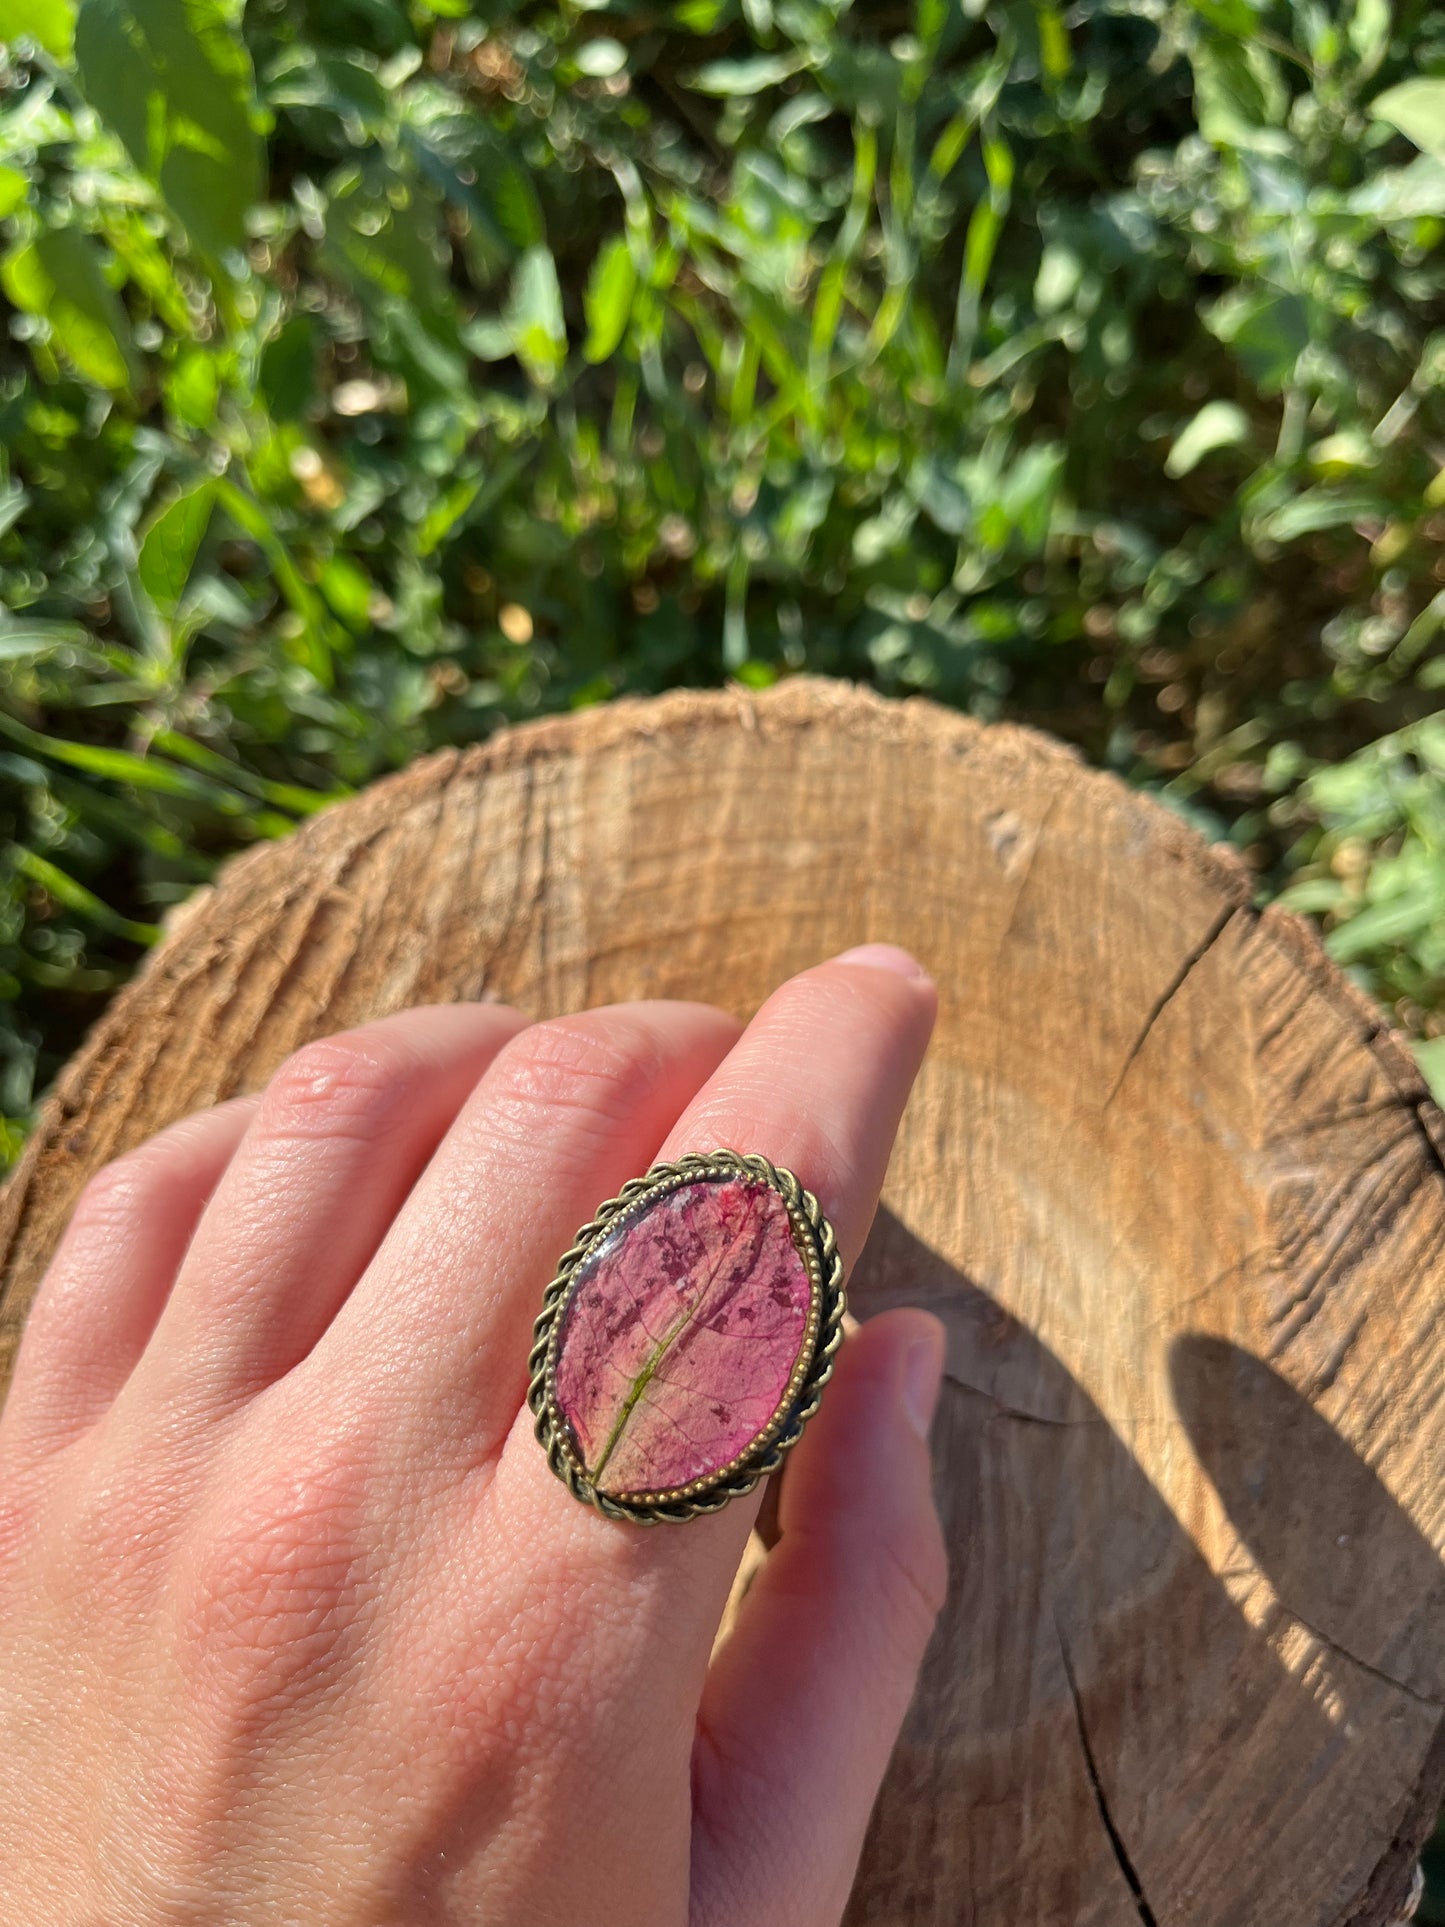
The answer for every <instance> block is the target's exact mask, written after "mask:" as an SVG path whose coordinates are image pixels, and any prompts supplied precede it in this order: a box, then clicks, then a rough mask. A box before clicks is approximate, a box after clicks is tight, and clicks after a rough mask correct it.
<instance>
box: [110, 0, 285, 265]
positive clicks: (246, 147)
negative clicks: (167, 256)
mask: <svg viewBox="0 0 1445 1927" xmlns="http://www.w3.org/2000/svg"><path fill="white" fill-rule="evenodd" d="M75 59H76V66H77V69H78V72H79V77H80V84H81V86H82V88H83V89H84V91H85V95H86V98H87V99H88V100H89V102H90V104H91V106H92V107H94V108H95V110H96V112H97V113H98V114H99V115H100V116H101V118H102V120H104V121H106V122H107V123H108V124H109V126H110V127H111V128H112V129H113V130H114V131H115V133H117V134H118V135H119V136H120V138H121V140H122V141H123V142H124V143H125V146H126V148H127V150H128V152H129V154H130V157H131V159H132V160H133V161H134V162H135V164H136V166H137V167H138V168H139V169H140V170H141V172H142V173H143V174H146V175H148V176H149V178H150V179H151V180H153V181H154V182H155V183H156V185H157V186H158V187H159V188H160V191H161V193H162V195H163V196H164V198H165V200H166V202H167V203H168V205H169V206H170V208H171V209H172V211H173V212H174V213H175V215H176V216H177V218H178V219H179V220H180V222H181V224H182V226H183V227H184V228H185V229H186V231H187V233H188V234H189V235H190V237H191V240H192V242H193V243H194V245H195V246H196V247H197V248H198V249H200V251H201V252H202V253H203V254H207V255H211V256H216V255H219V254H222V253H224V252H225V251H226V250H227V249H230V248H239V247H241V246H242V245H243V244H244V242H245V239H246V227H245V216H246V212H247V210H248V209H249V208H250V207H251V206H252V204H253V203H254V202H256V201H257V200H259V199H260V197H261V192H262V156H261V144H260V140H259V138H258V137H257V133H256V129H255V125H254V114H255V84H254V79H253V76H252V72H251V61H250V56H249V55H248V54H247V52H246V49H245V46H244V45H243V43H242V41H241V38H240V35H239V33H237V32H236V31H235V29H234V28H233V27H232V25H231V21H230V16H229V14H228V13H227V12H226V10H225V9H224V7H223V6H222V5H221V4H220V0H82V5H81V9H80V16H79V20H78V22H77V25H76V30H75Z"/></svg>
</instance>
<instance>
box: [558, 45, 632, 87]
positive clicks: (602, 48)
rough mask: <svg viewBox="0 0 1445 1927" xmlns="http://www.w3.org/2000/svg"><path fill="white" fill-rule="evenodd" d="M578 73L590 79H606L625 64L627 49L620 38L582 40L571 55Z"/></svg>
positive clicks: (619, 70)
mask: <svg viewBox="0 0 1445 1927" xmlns="http://www.w3.org/2000/svg"><path fill="white" fill-rule="evenodd" d="M572 59H573V61H574V63H575V65H576V68H577V71H578V73H579V74H586V75H587V76H588V78H589V79H592V80H608V79H610V78H611V76H612V75H613V74H620V73H621V72H622V69H623V68H624V67H625V66H626V65H627V49H626V48H625V47H624V46H623V44H622V42H621V41H620V40H609V39H606V38H599V39H596V40H584V41H583V43H582V45H581V46H580V47H579V48H578V49H577V51H576V53H575V54H574V55H573V56H572Z"/></svg>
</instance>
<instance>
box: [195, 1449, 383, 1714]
mask: <svg viewBox="0 0 1445 1927" xmlns="http://www.w3.org/2000/svg"><path fill="white" fill-rule="evenodd" d="M365 1518H366V1499H365V1490H364V1480H363V1479H362V1478H361V1477H359V1476H358V1475H357V1471H356V1468H355V1467H354V1466H353V1465H350V1464H347V1463H344V1462H343V1463H339V1464H336V1463H331V1464H328V1463H325V1462H312V1463H309V1464H308V1463H306V1462H305V1461H304V1460H303V1461H301V1462H299V1463H295V1462H293V1463H291V1464H289V1465H285V1466H282V1465H277V1466H273V1467H272V1468H270V1469H269V1470H268V1472H267V1473H265V1474H264V1475H260V1476H256V1477H253V1478H252V1479H251V1480H250V1481H248V1482H247V1483H246V1484H245V1485H244V1486H243V1488H242V1489H241V1491H240V1492H239V1493H237V1494H235V1495H233V1496H232V1497H231V1499H230V1500H229V1501H228V1502H227V1503H226V1505H225V1507H224V1510H222V1511H221V1512H220V1513H219V1516H214V1517H212V1518H211V1519H210V1520H209V1521H208V1522H207V1523H206V1524H205V1525H204V1526H203V1527H202V1528H201V1529H200V1530H199V1532H198V1533H197V1535H196V1537H195V1538H194V1539H193V1541H192V1543H191V1545H190V1546H189V1547H188V1549H187V1553H186V1556H185V1558H184V1559H183V1560H182V1562H181V1564H182V1569H183V1579H182V1581H181V1600H180V1617H181V1621H182V1625H183V1627H184V1631H185V1639H184V1642H183V1647H184V1650H185V1651H186V1652H187V1653H188V1654H189V1655H190V1658H189V1669H190V1670H191V1672H192V1674H193V1679H192V1684H193V1685H194V1686H195V1688H196V1690H197V1691H198V1692H204V1694H205V1696H206V1698H207V1700H208V1702H209V1703H211V1704H212V1705H215V1704H216V1703H217V1702H218V1701H219V1702H221V1703H223V1704H225V1705H235V1704H237V1703H238V1702H239V1703H240V1704H241V1705H243V1706H244V1707H245V1708H247V1709H250V1710H254V1709H256V1708H258V1707H260V1706H264V1705H266V1704H274V1703H276V1702H278V1701H291V1700H293V1699H294V1698H296V1697H297V1696H298V1695H299V1694H300V1693H302V1692H304V1691H305V1690H306V1689H307V1688H314V1687H315V1686H316V1685H317V1684H318V1683H320V1682H321V1681H322V1680H324V1679H325V1678H328V1677H330V1676H331V1675H332V1673H333V1672H334V1671H335V1669H336V1667H337V1666H338V1665H339V1664H341V1663H342V1662H343V1661H344V1658H345V1655H346V1654H347V1653H348V1652H349V1651H350V1650H351V1649H352V1646H353V1644H354V1639H355V1635H356V1632H357V1629H358V1627H359V1624H360V1622H361V1620H362V1619H363V1618H364V1616H365V1609H366V1604H367V1601H368V1600H369V1599H370V1598H371V1597H372V1596H373V1595H374V1592H375V1588H376V1579H377V1573H376V1555H375V1552H374V1550H373V1542H372V1540H371V1539H369V1538H368V1535H367V1533H366V1530H365Z"/></svg>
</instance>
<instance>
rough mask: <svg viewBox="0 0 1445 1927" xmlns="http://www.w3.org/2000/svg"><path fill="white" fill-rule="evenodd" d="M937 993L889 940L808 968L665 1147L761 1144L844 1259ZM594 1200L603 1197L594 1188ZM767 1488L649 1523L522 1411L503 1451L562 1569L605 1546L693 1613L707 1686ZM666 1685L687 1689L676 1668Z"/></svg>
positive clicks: (864, 1215) (508, 1483)
mask: <svg viewBox="0 0 1445 1927" xmlns="http://www.w3.org/2000/svg"><path fill="white" fill-rule="evenodd" d="M935 1009H936V996H935V992H934V988H933V985H932V983H931V981H930V980H929V978H928V977H927V976H926V975H925V974H924V973H923V972H922V971H921V970H920V969H919V966H918V965H917V964H916V963H915V962H914V960H913V959H912V958H911V957H909V956H908V955H907V954H906V953H905V952H903V951H899V950H894V949H892V948H891V947H889V946H886V945H870V946H868V947H867V948H866V949H865V950H863V951H859V952H852V953H847V954H845V955H844V956H843V957H840V958H836V959H834V960H833V961H832V962H829V963H825V964H821V965H819V966H818V967H817V968H815V969H813V970H808V971H805V972H803V974H802V975H801V976H798V977H794V978H792V979H791V980H790V981H789V982H788V983H786V984H784V985H783V986H782V987H781V988H780V989H779V990H777V991H776V992H774V994H773V995H772V996H771V997H770V998H769V999H768V1001H767V1002H766V1003H765V1004H764V1005H763V1007H762V1009H761V1010H759V1012H758V1013H757V1015H756V1016H755V1017H754V1018H753V1020H752V1022H751V1023H750V1024H749V1025H748V1027H747V1030H746V1031H745V1032H744V1034H743V1036H742V1037H741V1038H740V1039H739V1041H738V1043H737V1044H736V1045H735V1046H734V1048H733V1049H732V1050H731V1051H730V1052H729V1053H728V1055H727V1057H726V1058H725V1059H724V1061H723V1062H722V1063H721V1064H720V1065H719V1066H718V1069H717V1070H716V1072H715V1073H714V1074H713V1076H712V1077H711V1078H709V1080H708V1081H707V1083H706V1084H705V1085H704V1086H703V1087H702V1089H701V1090H700V1091H699V1092H698V1093H697V1095H696V1096H695V1097H694V1099H693V1100H692V1102H691V1103H690V1104H689V1105H688V1106H687V1108H686V1110H685V1111H684V1112H683V1113H682V1115H681V1116H680V1117H679V1119H678V1121H677V1123H676V1125H675V1126H674V1128H673V1129H672V1131H671V1132H670V1133H669V1134H668V1137H667V1139H666V1142H665V1143H664V1145H663V1147H662V1151H661V1155H662V1156H663V1157H664V1158H676V1157H679V1156H681V1155H683V1154H684V1153H686V1152H690V1151H709V1150H713V1149H716V1148H717V1147H718V1146H729V1147H731V1148H733V1149H735V1150H738V1151H743V1152H752V1151H761V1152H762V1153H763V1154H764V1155H765V1156H766V1157H768V1158H771V1159H772V1160H773V1162H774V1163H776V1164H781V1165H785V1166H787V1167H788V1168H790V1169H791V1170H792V1171H794V1172H795V1173H796V1175H797V1176H798V1178H799V1179H800V1180H801V1181H802V1183H803V1184H804V1185H805V1186H806V1187H807V1188H808V1189H810V1190H811V1191H813V1192H814V1193H815V1194H816V1196H817V1197H818V1199H819V1202H820V1204H821V1205H822V1207H823V1210H824V1211H825V1212H826V1213H827V1215H828V1216H829V1218H830V1219H831V1220H832V1222H833V1225H834V1227H835V1229H836V1231H837V1234H838V1242H839V1247H840V1250H841V1251H842V1253H843V1257H844V1261H845V1264H851V1263H852V1261H853V1260H854V1259H855V1258H856V1257H857V1254H858V1252H859V1251H860V1250H861V1249H862V1246H863V1241H864V1239H865V1238H866V1236H867V1233H868V1227H869V1224H870V1223H871V1221H872V1218H873V1213H874V1211H875V1209H876V1207H877V1202H878V1194H879V1191H880V1190H881V1188H882V1184H883V1178H884V1174H885V1172H886V1170H887V1165H888V1158H889V1154H890V1151H891V1149H892V1146H893V1140H894V1136H895V1134H896V1132H897V1129H898V1123H899V1119H900V1118H901V1116H902V1113H903V1107H904V1104H905V1103H906V1101H907V1097H908V1093H909V1090H910V1089H911V1087H912V1084H913V1080H914V1077H915V1075H916V1074H917V1071H918V1067H919V1065H920V1063H921V1062H922V1058H923V1054H924V1051H925V1049H926V1047H927V1043H928V1038H929V1034H930V1032H931V1029H932V1026H933V1018H934V1012H935ZM599 1201H600V1199H598V1198H595V1197H594V1199H593V1200H592V1203H593V1205H594V1206H595V1204H596V1203H597V1202H599ZM828 1396H829V1394H826V1393H825V1396H824V1403H825V1404H826V1402H827V1397H828ZM760 1499H761V1493H760V1491H758V1490H755V1491H754V1492H753V1493H752V1494H750V1495H748V1496H747V1497H746V1498H742V1499H738V1500H735V1501H733V1502H732V1503H731V1504H729V1505H727V1506H725V1507H724V1508H723V1509H722V1510H721V1511H719V1512H717V1513H714V1514H711V1515H708V1516H705V1517H700V1518H697V1519H693V1520H690V1521H688V1522H687V1523H686V1524H685V1525H683V1526H681V1527H676V1528H674V1527H672V1526H668V1527H664V1528H661V1529H659V1530H657V1531H651V1532H647V1533H645V1534H639V1533H638V1532H637V1531H636V1529H635V1528H633V1527H631V1526H630V1525H616V1524H613V1523H612V1522H610V1521H607V1520H605V1519H603V1518H602V1517H601V1515H600V1514H598V1513H597V1512H595V1511H593V1510H592V1509H591V1508H589V1507H585V1506H582V1505H579V1504H578V1503H577V1502H576V1501H575V1500H574V1499H573V1498H572V1497H571V1496H570V1495H569V1494H568V1493H567V1491H566V1489H565V1487H563V1486H562V1484H561V1483H560V1481H558V1480H557V1479H556V1478H555V1477H554V1476H553V1474H552V1472H551V1471H550V1469H549V1467H548V1465H547V1461H546V1457H545V1455H544V1454H543V1453H542V1452H541V1451H540V1450H539V1448H538V1446H537V1443H536V1440H535V1439H534V1438H533V1437H532V1432H531V1424H530V1413H529V1412H524V1413H523V1414H522V1415H521V1416H520V1417H519V1419H518V1421H517V1423H516V1424H515V1426H514V1428H513V1432H512V1436H511V1438H510V1439H509V1440H508V1445H507V1451H506V1453H505V1454H504V1455H503V1460H502V1463H501V1466H500V1468H499V1471H498V1477H497V1492H496V1497H495V1503H496V1504H497V1505H498V1506H499V1507H501V1508H502V1509H503V1510H504V1512H505V1515H506V1516H507V1517H509V1518H512V1519H515V1520H522V1519H527V1518H531V1519H533V1520H535V1522H536V1524H535V1536H536V1539H537V1543H538V1545H539V1548H543V1549H544V1550H545V1557H546V1559H547V1560H549V1561H554V1562H556V1565H557V1567H558V1569H573V1570H575V1569H577V1567H578V1565H579V1562H580V1565H581V1566H582V1567H583V1568H585V1567H586V1564H587V1562H588V1561H589V1560H591V1561H611V1562H612V1563H613V1564H615V1565H616V1566H617V1567H618V1569H619V1571H620V1572H621V1573H622V1574H623V1576H624V1582H625V1583H626V1584H628V1585H640V1586H642V1587H644V1588H646V1589H648V1590H649V1593H650V1596H651V1597H652V1598H654V1599H657V1598H659V1597H660V1598H662V1599H663V1600H664V1601H665V1602H670V1603H668V1604H667V1606H666V1609H667V1610H668V1611H669V1612H670V1613H672V1615H673V1618H674V1626H673V1632H674V1633H676V1631H677V1628H678V1624H679V1623H681V1624H683V1625H685V1627H686V1638H685V1642H684V1643H685V1646H686V1650H687V1651H688V1652H689V1654H690V1657H691V1663H692V1664H693V1666H694V1667H695V1669H696V1670H695V1684H696V1687H697V1688H698V1690H700V1688H701V1679H702V1672H703V1669H704V1668H705V1666H706V1660H707V1652H708V1648H709V1646H710V1643H711V1639H712V1635H713V1632H714V1630H715V1629H716V1626H717V1623H718V1620H719V1618H720V1617H721V1614H722V1609H723V1604H724V1602H725V1600H726V1598H727V1593H728V1588H729V1585H730V1583H731V1580H732V1575H733V1574H734V1572H735V1571H736V1570H737V1565H738V1561H739V1559H740V1557H741V1555H742V1550H743V1546H744V1543H745V1542H746V1539H747V1535H748V1531H749V1529H750V1527H751V1524H752V1521H753V1518H754V1516H755V1514H756V1511H757V1507H758V1504H759V1503H760ZM619 1535H621V1536H620V1538H619ZM540 1556H541V1554H540V1553H539V1557H540ZM659 1575H665V1580H666V1583H665V1584H664V1585H663V1586H662V1588H661V1591H660V1593H659V1592H658V1591H657V1590H656V1588H655V1586H654V1581H655V1580H656V1579H657V1577H658V1576H659ZM691 1683H693V1682H689V1683H688V1684H691ZM688 1684H685V1685H684V1686H683V1687H682V1688H681V1690H684V1691H686V1690H688ZM671 1690H673V1691H677V1690H679V1688H678V1685H677V1683H676V1682H675V1681H674V1682H671Z"/></svg>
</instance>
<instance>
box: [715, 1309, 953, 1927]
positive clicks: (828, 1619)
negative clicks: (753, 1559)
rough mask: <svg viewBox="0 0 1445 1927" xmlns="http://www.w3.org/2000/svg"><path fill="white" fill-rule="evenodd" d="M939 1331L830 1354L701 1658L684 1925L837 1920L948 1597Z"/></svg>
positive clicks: (922, 1323) (909, 1325) (776, 1926)
mask: <svg viewBox="0 0 1445 1927" xmlns="http://www.w3.org/2000/svg"><path fill="white" fill-rule="evenodd" d="M943 1339H944V1334H943V1327H942V1325H941V1324H940V1323H939V1322H938V1320H937V1319H936V1318H933V1317H931V1316H930V1315H929V1314H928V1313H926V1312H921V1311H911V1310H910V1311H897V1312H888V1313H885V1314H884V1315H883V1316H881V1317H879V1318H877V1319H875V1320H873V1321H872V1322H871V1323H869V1324H867V1325H864V1326H863V1327H862V1328H861V1330H860V1331H859V1333H858V1335H857V1336H856V1337H853V1338H850V1339H848V1341H847V1342H846V1343H845V1344H844V1346H843V1349H842V1352H841V1353H840V1354H839V1361H838V1369H837V1372H836V1374H835V1377H834V1382H833V1383H832V1385H830V1387H829V1389H828V1395H827V1397H826V1398H825V1399H824V1401H823V1404H822V1406H821V1408H820V1409H819V1412H818V1416H817V1418H816V1420H815V1421H814V1423H813V1425H812V1426H811V1427H810V1428H809V1430H808V1431H807V1432H806V1433H805V1434H804V1436H803V1438H802V1440H801V1441H800V1442H799V1444H798V1446H797V1449H796V1450H795V1452H794V1453H793V1455H792V1457H791V1459H790V1460H789V1462H788V1469H787V1473H786V1475H785V1476H784V1479H783V1482H782V1493H781V1499H780V1506H779V1522H780V1525H781V1528H782V1537H781V1539H780V1540H779V1542H778V1544H777V1545H776V1546H775V1547H774V1549H773V1551H772V1552H771V1553H770V1554H769V1555H768V1558H767V1560H766V1562H765V1564H764V1566H763V1568H762V1571H761V1572H760V1573H759V1575H758V1577H757V1578H756V1579H755V1580H754V1581H753V1584H752V1586H751V1587H750V1588H749V1590H748V1593H747V1596H746V1597H745V1599H744V1600H743V1603H742V1607H741V1609H740V1611H739V1614H738V1618H737V1622H736V1625H735V1626H734V1629H733V1631H732V1633H731V1634H730V1636H729V1637H728V1638H727V1639H726V1640H725V1641H724V1643H723V1645H722V1646H721V1648H720V1649H719V1651H718V1653H717V1656H716V1658H715V1659H714V1662H713V1665H712V1667H711V1670H710V1671H709V1674H708V1678H707V1684H706V1686H705V1688H704V1691H703V1698H702V1708H701V1712H700V1714H699V1718H698V1730H697V1740H696V1745H695V1750H694V1755H693V1794H694V1822H693V1858H692V1872H693V1896H694V1912H693V1916H692V1919H693V1927H836V1923H837V1922H838V1921H839V1920H840V1919H841V1918H842V1914H843V1909H844V1906H845V1904H846V1901H847V1898H848V1891H849V1888H850V1887H851V1885H852V1882H853V1876H854V1873H855V1871H856V1868H857V1864H858V1856H859V1854H860V1852H861V1851H862V1846H863V1836H864V1832H865V1830H866V1828H867V1825H868V1818H869V1815H870V1813H871V1812H872V1809H873V1803H874V1801H875V1800H876V1798H877V1795H878V1789H879V1786H880V1784H881V1783H882V1779H883V1774H884V1771H885V1769H886V1767H887V1765H888V1758H889V1755H890V1753H891V1752H892V1750H893V1746H894V1742H895V1741H896V1739H897V1737H898V1731H899V1728H900V1726H901V1725H902V1722H903V1716H904V1714H905V1713H906V1711H907V1709H908V1704H909V1701H910V1700H911V1698H912V1697H913V1692H914V1688H915V1685H916V1683H917V1678H918V1668H919V1665H920V1663H921V1661H922V1658H923V1653H924V1649H925V1647H926V1645H927V1643H928V1638H929V1635H930V1633H931V1632H932V1629H933V1624H934V1620H935V1618H936V1617H937V1614H938V1611H939V1609H940V1607H941V1606H942V1604H943V1598H944V1593H945V1590H946V1586H947V1577H948V1564H947V1556H946V1553H945V1550H944V1543H943V1534H942V1530H941V1528H940V1526H939V1522H938V1515H937V1512H936V1511H935V1509H934V1504H933V1495H932V1491H931V1486H930V1466H929V1454H928V1445H927V1431H928V1423H929V1419H930V1417H931V1415H932V1410H933V1404H934V1401H935V1399H936V1396H937V1391H938V1384H939V1374H940V1372H941V1369H942V1365H943Z"/></svg>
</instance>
